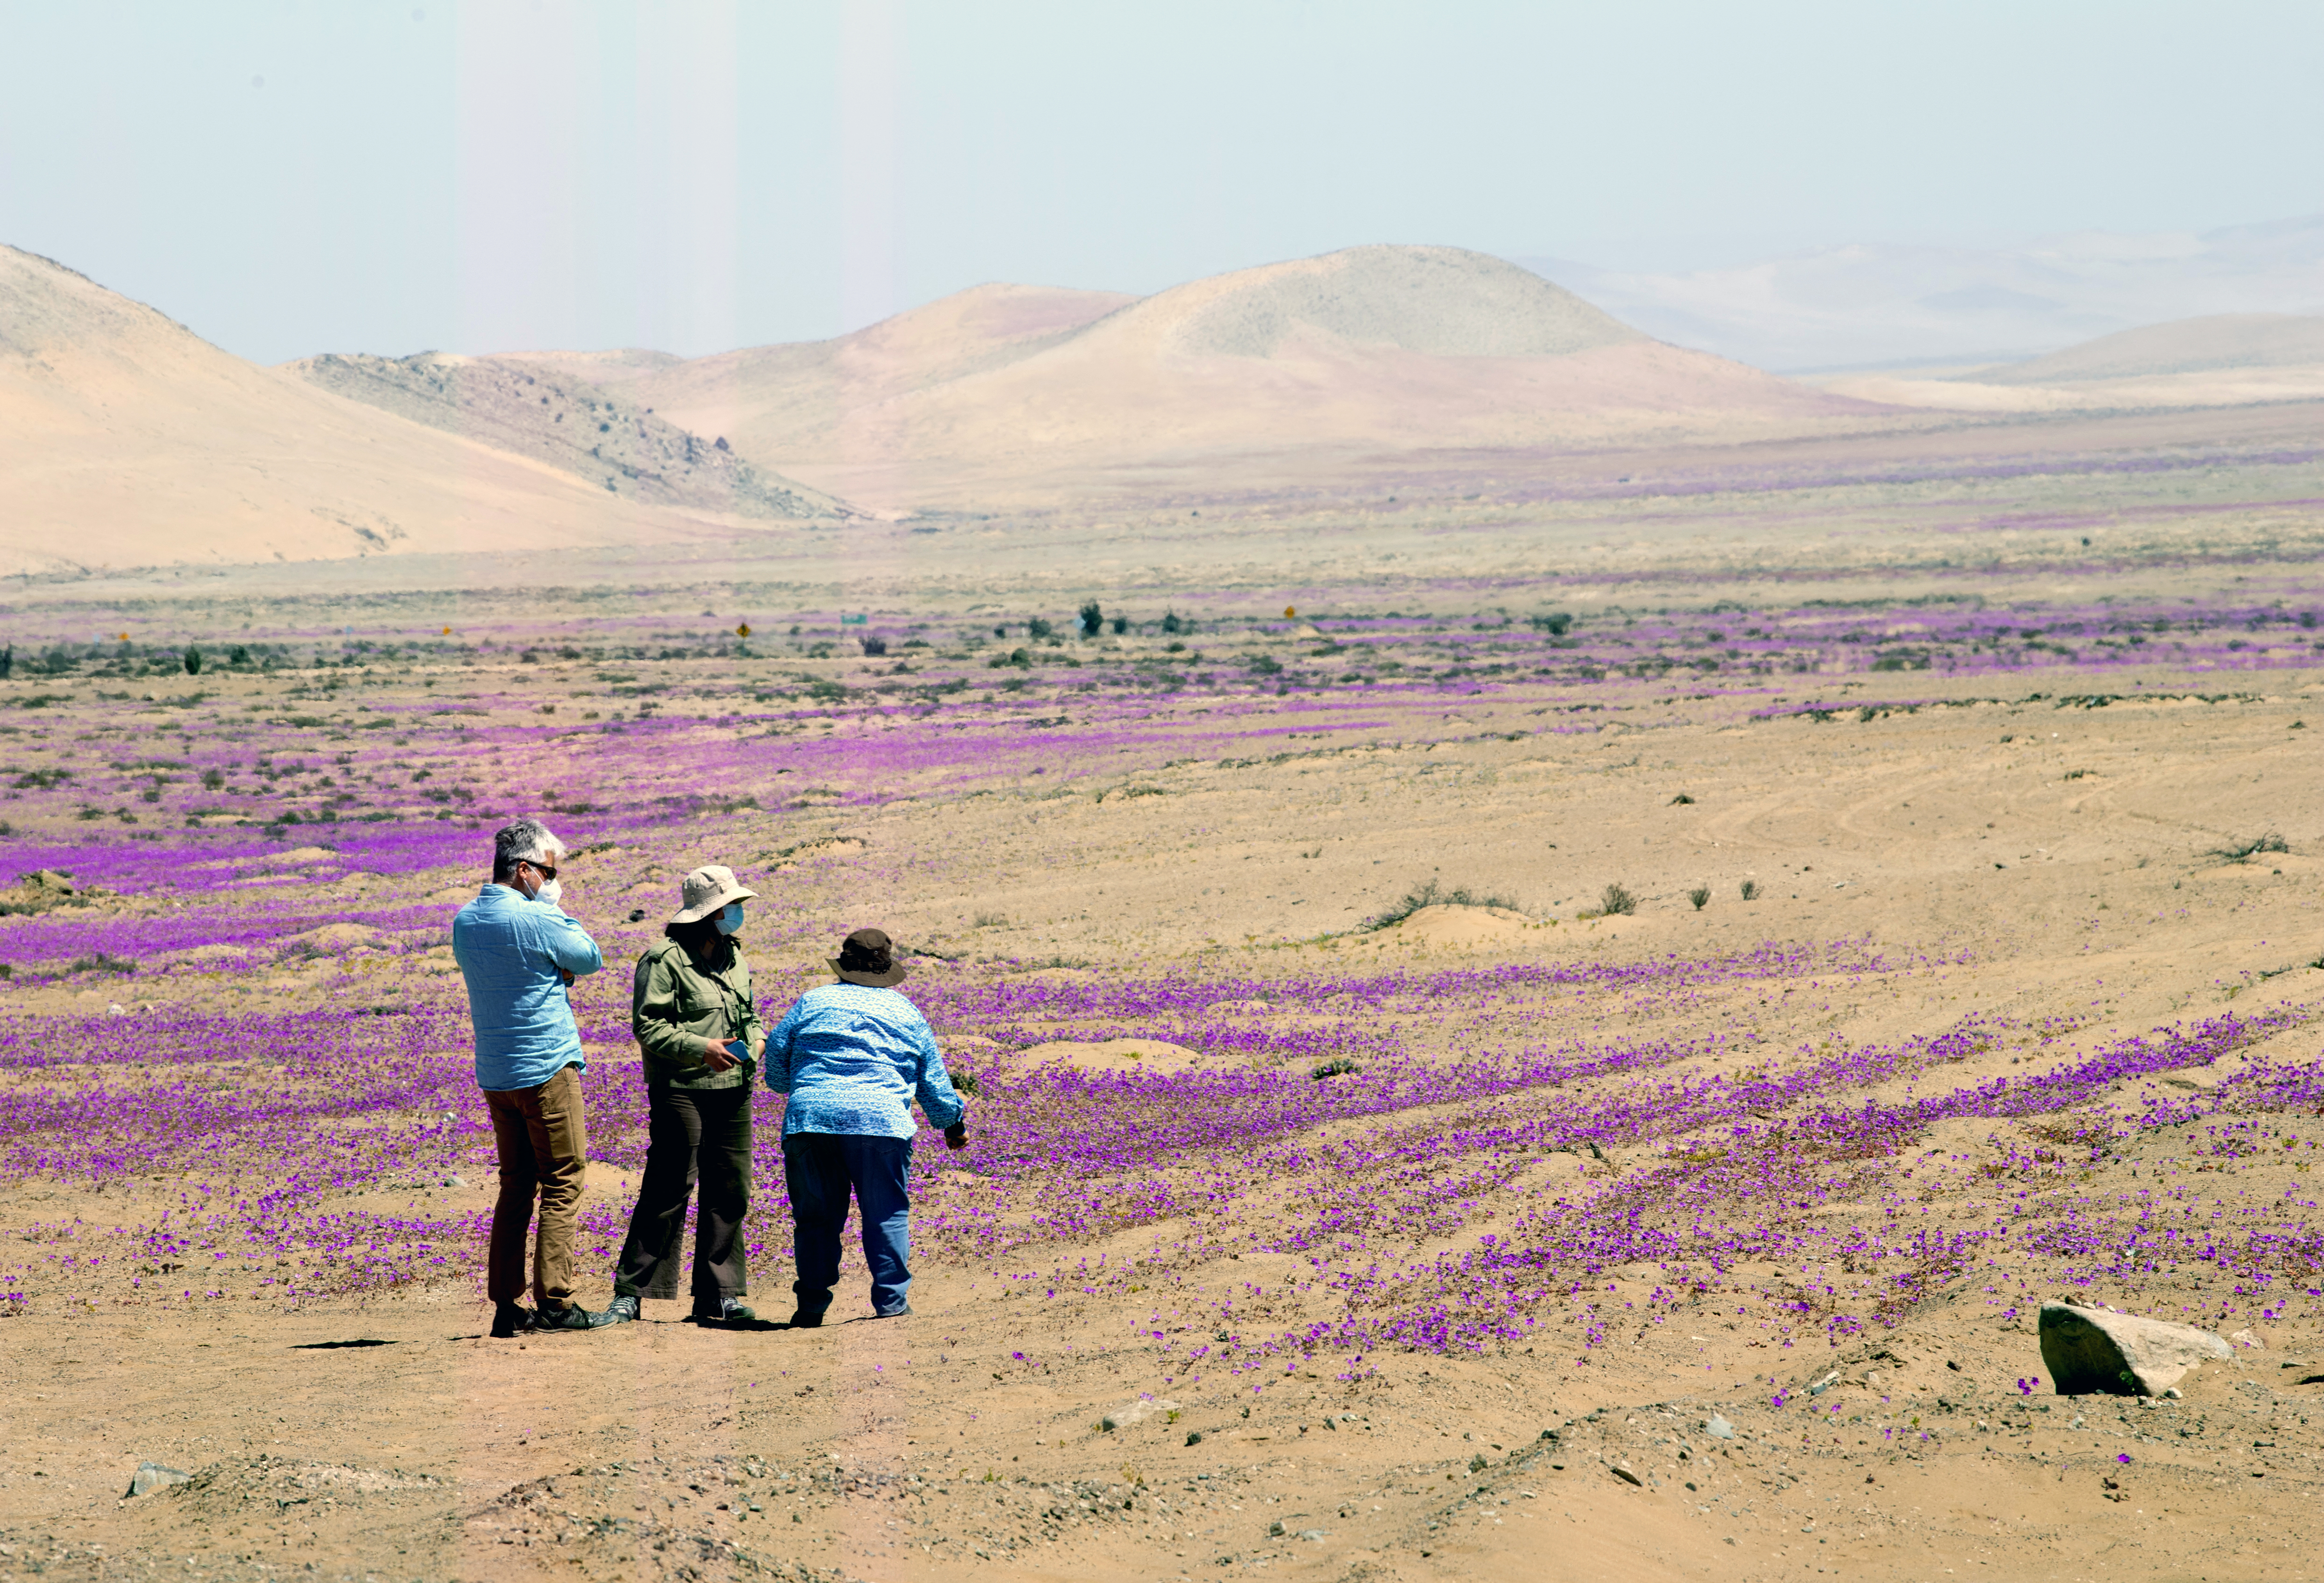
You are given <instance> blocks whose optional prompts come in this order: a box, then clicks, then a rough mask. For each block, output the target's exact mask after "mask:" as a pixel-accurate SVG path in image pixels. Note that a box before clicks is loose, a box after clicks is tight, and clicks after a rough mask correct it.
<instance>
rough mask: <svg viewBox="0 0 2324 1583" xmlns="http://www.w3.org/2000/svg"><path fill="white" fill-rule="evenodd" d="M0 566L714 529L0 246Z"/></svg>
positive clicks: (66, 567) (575, 539) (634, 536)
mask: <svg viewBox="0 0 2324 1583" xmlns="http://www.w3.org/2000/svg"><path fill="white" fill-rule="evenodd" d="M0 479H5V481H6V484H5V498H6V502H7V510H6V512H5V515H0V571H5V572H7V573H11V574H14V573H24V572H56V571H71V570H74V569H76V568H96V567H106V566H110V567H126V566H157V565H170V564H182V563H193V564H217V563H247V562H252V561H263V560H270V559H286V560H310V559H332V558H340V557H355V556H365V555H379V554H385V553H409V552H447V551H464V550H466V551H473V550H533V549H542V548H571V547H580V546H614V545H633V544H637V543H640V542H645V541H651V540H654V539H656V538H697V537H706V536H711V535H718V534H727V533H731V532H732V531H733V524H732V523H731V522H719V521H716V520H710V519H706V518H700V517H695V516H689V515H685V514H680V513H678V512H675V511H667V510H660V511H657V510H652V509H650V508H644V507H641V506H639V505H637V504H633V503H632V502H628V501H624V500H622V499H619V498H617V497H615V496H613V495H609V494H608V493H606V492H605V491H604V489H603V488H602V487H600V486H595V485H592V484H590V483H585V482H583V481H582V480H580V479H578V478H576V477H574V476H573V475H572V474H568V473H564V472H560V471H558V470H556V469H554V468H551V467H549V466H547V465H543V464H541V463H539V462H537V461H530V460H527V459H525V458H523V457H520V456H511V455H508V454H506V453H504V452H501V451H496V450H493V449H489V448H487V447H485V446H481V445H476V444H474V443H472V442H470V441H466V440H463V439H459V438H457V437H453V436H450V435H447V434H443V433H439V432H438V431H437V430H435V429H432V428H423V427H421V426H420V425H419V424H416V423H412V422H409V421H407V420H405V419H401V418H397V417H393V416H391V415H390V414H388V413H385V412H382V411H379V410H376V409H374V408H372V407H368V406H364V405H361V404H358V403H356V402H354V401H350V400H345V399H343V398H341V397H338V396H335V395H332V394H329V393H327V392H326V391H320V390H318V389H315V388H314V387H312V386H311V385H309V384H307V383H305V382H302V381H300V380H299V379H297V378H295V377H293V376H291V375H289V374H285V373H279V372H276V371H273V370H270V369H263V368H259V367H255V366H254V365H253V364H248V363H245V362H244V361H243V360H242V359H240V358H238V357H235V356H232V355H231V354H227V353H226V352H222V351H220V350H219V349H218V348H217V347H215V346H212V345H209V344H208V342H206V341H204V340H202V339H201V338H200V337H199V336H196V335H194V334H193V333H192V332H191V331H189V330H188V329H187V328H186V327H184V326H182V325H180V324H176V323H173V322H172V321H171V320H170V319H169V318H165V317H164V316H162V315H161V314H160V313H157V312H155V311H154V310H153V309H152V308H147V307H145V306H143V304H141V303H137V302H134V301H132V300H130V299H127V298H125V297H123V296H121V295H119V294H118V293H116V292H113V291H108V290H106V289H105V288H103V287H101V286H99V285H97V283H96V282H94V281H90V280H88V279H87V278H86V277H84V276H82V275H79V274H77V273H75V272H73V271H71V270H69V269H66V268H65V267H63V266H62V265H60V264H57V263H55V262H51V261H50V260H47V259H43V258H40V257H38V256H36V255H34V254H32V253H23V252H20V251H18V250H16V249H14V248H9V247H0Z"/></svg>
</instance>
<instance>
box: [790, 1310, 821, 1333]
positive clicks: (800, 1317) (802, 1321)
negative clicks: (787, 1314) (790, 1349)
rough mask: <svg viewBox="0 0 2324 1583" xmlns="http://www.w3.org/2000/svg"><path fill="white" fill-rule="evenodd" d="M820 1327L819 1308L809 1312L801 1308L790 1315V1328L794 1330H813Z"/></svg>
mask: <svg viewBox="0 0 2324 1583" xmlns="http://www.w3.org/2000/svg"><path fill="white" fill-rule="evenodd" d="M822 1328H823V1313H822V1311H821V1310H817V1311H816V1312H814V1313H809V1312H807V1310H805V1309H803V1308H802V1309H800V1310H799V1311H798V1312H797V1313H795V1314H793V1315H791V1329H793V1330H820V1329H822Z"/></svg>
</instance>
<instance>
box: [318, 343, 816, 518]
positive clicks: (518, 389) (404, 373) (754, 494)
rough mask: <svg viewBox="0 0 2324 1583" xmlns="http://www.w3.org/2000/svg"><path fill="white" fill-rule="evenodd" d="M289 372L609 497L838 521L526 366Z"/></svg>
mask: <svg viewBox="0 0 2324 1583" xmlns="http://www.w3.org/2000/svg"><path fill="white" fill-rule="evenodd" d="M290 369H291V372H292V373H297V374H298V375H299V376H300V377H301V378H303V379H305V380H307V381H308V382H309V383H311V384H315V385H318V386H319V387H321V388H322V389H324V390H327V391H331V392H332V393H334V394H336V395H340V396H345V397H347V398H349V399H350V400H356V401H361V402H363V403H364V404H365V405H367V406H372V407H377V408H380V409H382V410H385V411H388V412H392V413H394V414H395V415H396V416H398V417H400V418H407V419H411V420H412V421H413V422H415V423H424V424H426V425H428V426H429V428H440V429H443V430H445V431H446V432H447V433H451V434H457V435H460V436H463V437H466V438H468V439H472V440H475V441H476V442H478V443H479V444H482V445H487V446H492V447H493V449H495V450H502V451H510V452H513V453H514V454H516V455H518V456H529V457H530V458H532V459H533V460H535V461H538V462H544V463H547V464H548V465H549V466H552V467H555V468H557V469H558V471H560V472H564V473H570V474H576V476H579V477H582V478H586V479H587V480H589V481H590V482H591V483H596V484H600V485H602V486H603V487H604V489H605V490H606V491H607V492H609V493H613V494H617V495H624V496H629V497H631V498H633V499H636V500H640V501H644V502H652V503H654V504H659V505H671V506H684V507H690V508H692V509H695V510H697V511H723V512H730V513H733V514H734V515H737V516H745V517H789V518H801V517H844V516H849V515H852V514H853V513H852V512H851V511H849V509H848V508H847V507H846V506H845V505H844V504H843V503H841V502H838V501H836V500H834V499H833V498H832V497H831V496H829V495H826V494H822V493H819V492H816V491H815V490H812V489H809V488H807V486H806V485H804V484H800V483H794V482H792V481H791V480H790V479H788V478H784V477H782V476H780V475H779V474H773V473H769V472H766V471H764V470H763V469H761V468H758V467H754V466H752V465H751V464H750V463H748V462H745V461H743V460H742V458H741V457H739V456H736V455H735V454H734V452H733V447H732V446H729V445H728V444H727V442H726V440H725V439H724V437H721V436H713V437H703V436H700V435H696V434H691V433H689V432H687V430H686V429H683V428H679V427H678V425H676V424H674V423H670V422H669V421H667V420H666V419H661V418H658V417H656V416H655V415H654V411H653V409H652V408H650V407H638V406H635V405H632V403H630V402H627V401H624V400H621V399H620V398H619V397H618V396H616V395H613V394H612V393H610V392H608V391H604V390H601V389H598V388H597V387H595V386H594V385H591V384H588V383H586V382H582V381H578V380H568V379H565V378H561V377H558V375H556V374H553V373H548V372H546V371H544V370H541V369H539V368H537V367H527V366H522V365H520V364H513V363H505V362H501V361H498V360H495V359H493V358H489V357H457V356H448V355H446V354H440V353H434V352H423V353H420V354H417V355H415V356H410V357H374V356H367V355H363V354H337V353H327V354H324V355H322V356H319V357H309V358H305V359H302V360H301V361H300V362H298V363H295V364H291V365H290Z"/></svg>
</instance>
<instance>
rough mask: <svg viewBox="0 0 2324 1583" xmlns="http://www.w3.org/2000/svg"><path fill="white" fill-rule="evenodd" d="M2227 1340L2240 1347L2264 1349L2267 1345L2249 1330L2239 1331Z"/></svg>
mask: <svg viewBox="0 0 2324 1583" xmlns="http://www.w3.org/2000/svg"><path fill="white" fill-rule="evenodd" d="M2227 1339H2228V1340H2230V1341H2233V1342H2234V1343H2235V1344H2236V1346H2238V1347H2264V1346H2266V1345H2267V1343H2266V1342H2264V1341H2263V1340H2261V1339H2259V1338H2258V1337H2257V1336H2255V1335H2253V1334H2252V1333H2251V1332H2250V1331H2249V1330H2237V1331H2236V1333H2235V1334H2234V1335H2232V1336H2229V1337H2228V1338H2227Z"/></svg>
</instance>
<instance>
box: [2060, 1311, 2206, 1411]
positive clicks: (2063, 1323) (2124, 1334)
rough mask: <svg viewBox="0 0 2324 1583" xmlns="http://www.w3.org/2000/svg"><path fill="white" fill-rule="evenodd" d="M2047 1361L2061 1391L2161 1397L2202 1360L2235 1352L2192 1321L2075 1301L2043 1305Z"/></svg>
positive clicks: (2082, 1393) (2066, 1394)
mask: <svg viewBox="0 0 2324 1583" xmlns="http://www.w3.org/2000/svg"><path fill="white" fill-rule="evenodd" d="M2041 1331H2042V1364H2043V1367H2045V1368H2047V1369H2048V1370H2049V1371H2050V1381H2051V1384H2052V1385H2054V1386H2055V1387H2056V1389H2057V1392H2058V1394H2060V1395H2061V1396H2080V1395H2085V1394H2089V1393H2091V1392H2098V1391H2102V1392H2106V1393H2108V1394H2113V1395H2117V1396H2157V1395H2161V1394H2163V1392H2164V1391H2165V1390H2167V1389H2169V1388H2170V1387H2172V1386H2173V1385H2177V1384H2178V1383H2179V1382H2180V1381H2181V1379H2184V1378H2185V1377H2186V1376H2187V1374H2188V1372H2189V1371H2190V1370H2191V1369H2193V1368H2195V1367H2198V1366H2199V1365H2200V1364H2203V1363H2207V1362H2210V1361H2213V1360H2216V1359H2218V1358H2231V1357H2233V1356H2234V1355H2235V1350H2234V1348H2231V1347H2229V1346H2228V1345H2227V1340H2226V1339H2225V1338H2223V1337H2221V1336H2218V1335H2217V1334H2215V1333H2213V1332H2212V1331H2209V1330H2197V1329H2195V1328H2194V1327H2193V1326H2192V1325H2176V1324H2172V1323H2171V1322H2169V1321H2165V1320H2153V1319H2143V1318H2140V1317H2139V1316H2138V1315H2136V1314H2127V1313H2116V1312H2115V1311H2112V1310H2110V1309H2098V1308H2081V1307H2078V1306H2076V1305H2074V1304H2072V1303H2065V1302H2045V1303H2043V1305H2042V1317H2041Z"/></svg>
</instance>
